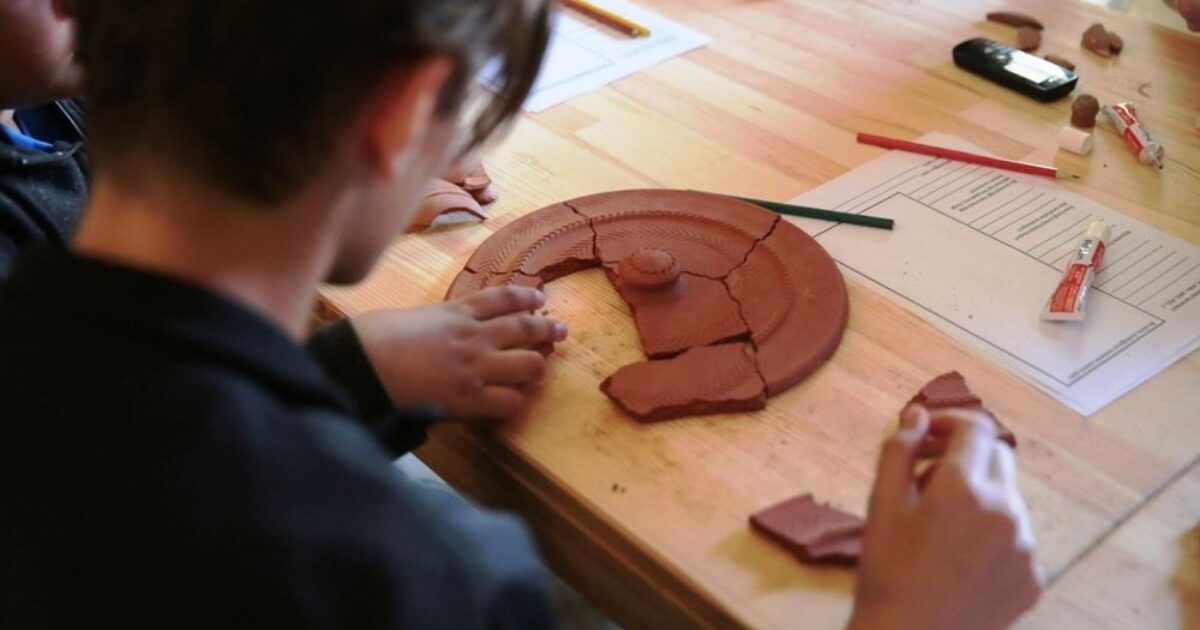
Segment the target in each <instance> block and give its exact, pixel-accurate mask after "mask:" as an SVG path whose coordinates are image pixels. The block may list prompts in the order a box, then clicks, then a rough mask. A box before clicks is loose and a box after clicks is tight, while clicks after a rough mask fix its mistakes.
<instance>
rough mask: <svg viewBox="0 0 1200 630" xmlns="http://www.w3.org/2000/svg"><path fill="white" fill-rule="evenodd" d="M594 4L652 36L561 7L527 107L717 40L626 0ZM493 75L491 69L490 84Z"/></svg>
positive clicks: (540, 106)
mask: <svg viewBox="0 0 1200 630" xmlns="http://www.w3.org/2000/svg"><path fill="white" fill-rule="evenodd" d="M593 3H594V4H596V5H597V6H601V7H604V8H606V9H608V10H610V11H612V12H614V13H616V14H618V15H620V16H623V17H626V18H629V19H630V20H633V21H634V22H637V23H638V24H641V25H643V26H645V27H647V28H649V29H650V36H649V37H637V38H634V37H629V36H627V35H624V34H622V33H620V32H619V31H616V30H613V29H612V28H609V27H607V26H604V25H603V24H601V23H599V22H596V21H594V20H592V19H590V18H587V17H585V16H583V15H582V14H580V13H576V12H575V11H572V10H571V9H567V8H563V9H560V10H559V11H557V12H556V14H555V16H554V24H553V34H552V36H551V38H550V48H549V50H548V51H547V52H546V61H545V63H544V64H543V66H542V73H541V74H540V75H539V76H538V80H537V83H536V84H534V86H533V92H532V93H531V94H530V96H529V98H528V99H527V100H526V101H525V110H526V111H530V112H540V111H543V110H546V109H549V108H551V107H553V106H555V105H558V104H559V103H563V102H565V101H568V100H570V99H572V98H575V97H576V96H580V95H582V94H586V93H588V92H591V91H592V90H595V89H598V88H601V87H603V86H605V85H607V84H609V83H611V82H613V81H616V80H617V79H620V78H622V77H626V76H629V75H631V74H634V73H635V72H640V71H642V70H645V69H646V68H649V67H651V66H653V65H656V64H658V63H661V62H663V61H666V60H667V59H671V58H672V57H677V56H679V55H682V54H684V53H686V52H689V51H691V50H694V49H696V48H700V47H701V46H706V45H708V43H709V42H710V41H712V40H711V39H710V38H709V37H708V36H706V35H703V34H701V33H697V32H696V31H694V30H692V29H690V28H688V27H686V26H684V25H682V24H679V23H678V22H673V21H671V20H668V19H666V18H664V17H662V16H661V15H658V14H657V13H654V12H651V11H647V10H646V9H643V8H641V7H639V6H637V5H636V4H633V3H631V2H626V1H625V0H593ZM488 76H489V73H488V72H486V71H485V72H484V78H483V82H484V84H485V85H488V84H489V79H488V78H487V77H488Z"/></svg>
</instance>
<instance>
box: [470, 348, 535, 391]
mask: <svg viewBox="0 0 1200 630" xmlns="http://www.w3.org/2000/svg"><path fill="white" fill-rule="evenodd" d="M478 370H479V372H478V374H479V377H480V378H482V379H483V382H484V383H488V384H490V385H510V386H515V385H525V384H527V383H536V382H538V381H540V380H542V378H543V377H545V376H546V358H545V357H543V356H542V355H541V354H539V353H537V352H535V351H533V350H506V351H504V352H493V353H491V354H489V355H488V356H487V357H485V358H483V359H482V360H480V362H479V368H478Z"/></svg>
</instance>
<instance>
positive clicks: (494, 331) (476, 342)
mask: <svg viewBox="0 0 1200 630" xmlns="http://www.w3.org/2000/svg"><path fill="white" fill-rule="evenodd" d="M545 302H546V297H545V295H543V294H542V292H540V291H537V290H535V289H530V288H525V287H515V286H510V287H497V288H492V289H487V290H485V291H481V292H479V293H476V294H474V295H471V296H468V297H465V298H462V299H459V300H454V301H451V302H446V303H444V304H437V305H433V306H425V307H421V308H415V309H408V310H390V311H376V312H372V313H367V314H365V315H362V316H360V317H356V318H354V319H353V320H352V321H353V325H354V329H355V331H356V332H357V333H358V337H359V339H360V340H361V341H362V344H363V347H364V348H365V349H366V353H367V358H368V359H369V360H370V361H371V365H372V366H374V368H375V372H376V373H377V374H378V375H379V380H380V381H381V382H382V383H383V386H384V388H385V389H386V390H387V392H388V395H389V396H391V398H392V402H393V403H395V404H396V405H397V406H402V405H406V404H417V403H434V404H437V405H440V406H441V407H442V408H443V409H444V410H445V412H446V413H447V415H448V417H449V418H450V419H452V420H467V421H499V420H506V419H508V418H511V417H512V416H514V415H516V414H517V412H519V411H520V410H521V408H522V407H523V406H524V404H525V398H526V392H525V386H527V385H531V384H533V383H536V382H538V381H540V380H541V379H542V377H543V376H544V375H545V372H546V357H544V356H543V355H542V354H541V353H539V352H538V351H537V350H536V348H538V347H539V346H543V347H544V346H545V345H546V344H551V343H556V342H559V341H562V340H564V339H566V337H567V328H566V326H565V325H564V324H563V323H562V322H557V321H554V320H551V319H547V318H545V317H540V316H537V315H531V314H530V312H531V311H534V310H536V309H538V308H541V307H542V305H543V304H545Z"/></svg>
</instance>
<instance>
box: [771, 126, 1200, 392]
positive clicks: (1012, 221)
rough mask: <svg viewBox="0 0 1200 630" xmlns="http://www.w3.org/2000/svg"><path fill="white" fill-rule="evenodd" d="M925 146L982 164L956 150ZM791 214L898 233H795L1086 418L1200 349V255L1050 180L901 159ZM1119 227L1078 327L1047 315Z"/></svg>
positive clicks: (823, 190)
mask: <svg viewBox="0 0 1200 630" xmlns="http://www.w3.org/2000/svg"><path fill="white" fill-rule="evenodd" d="M922 142H925V143H928V144H935V145H939V146H946V147H951V148H957V149H962V150H967V151H974V152H982V150H981V149H979V148H978V147H976V146H973V145H971V144H970V143H968V142H966V141H965V140H962V139H960V138H957V137H954V136H948V135H944V134H931V135H929V136H926V137H925V138H923V139H922ZM793 202H794V203H796V204H800V205H807V206H815V207H819V208H830V209H834V210H839V211H843V212H854V213H859V214H869V215H872V216H882V217H891V218H894V219H895V220H896V230H895V231H894V232H885V231H882V230H873V229H870V228H862V227H855V226H849V225H836V226H830V225H829V224H828V223H820V222H815V221H807V220H800V221H796V223H797V224H798V225H801V226H802V227H803V228H804V229H806V230H807V231H809V233H810V234H813V235H814V236H816V237H817V240H818V241H820V242H821V244H822V245H824V246H825V248H826V249H828V250H829V252H830V254H832V255H833V257H834V258H835V259H837V261H838V262H839V263H840V264H841V265H842V267H843V269H844V270H845V271H846V272H847V273H848V274H851V275H857V276H859V277H861V278H863V279H865V280H866V281H867V282H868V283H869V284H870V285H872V286H874V287H875V288H876V289H878V290H879V291H880V292H882V293H883V294H884V295H887V296H888V297H890V298H892V299H893V300H895V301H896V302H898V303H899V304H901V305H903V306H904V307H906V308H908V309H910V310H911V311H913V312H915V313H916V314H918V315H919V316H921V317H923V318H925V319H926V320H928V321H930V322H932V323H933V324H935V325H936V326H938V327H940V328H942V329H943V330H945V331H946V332H948V333H950V334H951V335H953V336H955V337H957V338H958V339H961V340H962V341H964V342H965V343H967V344H969V345H971V346H973V347H975V348H977V349H978V350H980V351H982V352H984V353H985V354H987V355H990V356H992V357H994V358H995V359H996V360H997V361H999V362H1001V363H1002V364H1004V365H1007V366H1008V367H1010V368H1011V369H1013V370H1015V371H1016V372H1017V373H1019V374H1021V375H1022V376H1024V377H1025V378H1026V379H1028V380H1030V381H1031V382H1033V383H1034V384H1035V385H1037V386H1039V387H1041V388H1042V389H1044V390H1046V391H1047V392H1050V393H1051V394H1053V395H1054V396H1056V397H1057V398H1059V399H1060V400H1061V401H1062V402H1064V403H1065V404H1067V405H1068V406H1070V407H1071V408H1073V409H1075V410H1076V411H1078V412H1080V413H1082V414H1084V415H1091V414H1093V413H1095V412H1096V411H1099V410H1100V409H1101V408H1103V407H1104V406H1105V405H1107V404H1109V403H1111V402H1112V401H1114V400H1116V399H1117V398H1119V397H1121V396H1122V395H1124V394H1125V393H1126V392H1128V391H1129V390H1131V389H1133V388H1134V387H1136V386H1138V385H1139V384H1141V383H1143V382H1145V381H1146V380H1147V379H1149V378H1150V377H1152V376H1154V375H1155V374H1157V373H1158V372H1160V371H1162V370H1163V369H1165V368H1166V367H1168V366H1170V365H1171V364H1172V363H1174V362H1175V361H1177V360H1179V359H1180V358H1182V357H1184V356H1186V355H1187V354H1189V353H1190V352H1192V351H1193V350H1195V349H1196V348H1197V347H1200V247H1197V246H1195V245H1192V244H1191V243H1188V242H1186V241H1184V240H1182V239H1179V238H1176V237H1173V236H1171V235H1169V234H1166V233H1164V232H1161V231H1159V230H1156V229H1154V228H1152V227H1150V226H1148V225H1145V224H1143V223H1140V222H1138V221H1135V220H1133V219H1130V218H1129V217H1127V216H1125V215H1123V214H1121V213H1120V212H1118V211H1116V210H1113V209H1110V208H1107V207H1105V206H1103V205H1101V204H1099V203H1097V202H1095V201H1091V200H1089V199H1087V198H1084V197H1081V196H1079V195H1076V194H1074V193H1072V192H1070V191H1069V190H1067V189H1066V188H1064V187H1062V186H1060V185H1058V183H1057V182H1054V181H1052V180H1048V179H1044V178H1038V177H1032V176H1025V175H1019V174H1016V173H1010V172H1007V171H1001V170H996V169H990V168H984V167H979V166H973V165H970V164H963V163H961V162H951V161H947V160H942V159H935V158H928V157H924V156H920V155H913V154H910V153H902V152H899V151H894V152H892V153H890V154H889V155H887V156H884V157H882V158H879V159H878V160H875V161H873V162H870V163H868V164H866V165H863V166H862V167H860V168H857V169H855V170H854V171H852V172H850V173H848V174H846V175H844V176H842V177H840V178H838V179H836V180H834V181H832V182H830V183H828V184H826V185H824V186H821V187H820V188H817V189H815V190H812V191H810V192H808V193H806V194H804V195H802V196H801V197H799V198H797V199H795V200H794V201H793ZM1101 219H1102V220H1105V221H1107V222H1108V223H1109V224H1110V225H1111V226H1113V231H1112V239H1111V240H1110V242H1109V244H1108V252H1107V254H1106V257H1105V263H1104V266H1103V267H1102V268H1101V270H1100V272H1099V274H1098V275H1097V281H1096V286H1095V288H1094V289H1093V291H1092V295H1091V298H1090V300H1089V313H1088V317H1087V320H1086V321H1085V322H1082V323H1046V322H1042V321H1040V320H1039V316H1040V314H1041V309H1042V307H1043V306H1044V305H1045V303H1046V300H1048V299H1049V297H1050V294H1051V293H1052V292H1053V290H1054V287H1055V286H1056V285H1057V283H1058V281H1059V279H1060V278H1061V275H1062V270H1063V266H1064V265H1065V264H1066V262H1067V260H1068V258H1069V256H1070V255H1071V253H1072V252H1073V251H1074V249H1075V248H1076V247H1078V245H1079V243H1080V241H1081V240H1082V237H1083V234H1084V230H1086V229H1087V227H1088V224H1090V223H1091V222H1092V221H1095V220H1101Z"/></svg>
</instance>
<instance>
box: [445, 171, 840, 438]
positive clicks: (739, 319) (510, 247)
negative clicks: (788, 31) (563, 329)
mask: <svg viewBox="0 0 1200 630" xmlns="http://www.w3.org/2000/svg"><path fill="white" fill-rule="evenodd" d="M595 266H603V267H604V269H605V271H606V273H607V274H608V278H609V280H610V282H612V284H613V286H614V287H616V289H617V291H618V292H619V293H620V295H621V297H622V299H624V300H625V301H626V303H628V304H629V306H630V308H631V310H632V311H633V313H634V319H635V322H636V324H637V328H638V333H639V335H640V336H641V340H642V346H643V348H644V350H645V351H646V355H647V357H648V358H649V359H651V361H649V362H648V363H643V364H637V365H634V366H628V367H627V368H624V369H622V370H621V371H619V372H618V373H617V374H614V375H613V377H612V378H610V379H609V380H608V381H606V382H605V384H604V386H603V389H604V391H605V392H606V393H607V394H608V395H609V396H610V397H611V398H613V399H614V400H615V401H616V402H617V404H618V405H619V406H621V407H622V408H623V409H625V410H626V411H627V412H628V413H630V414H631V415H633V416H634V417H636V418H638V419H641V420H661V419H665V418H673V417H679V416H681V415H693V414H702V413H719V412H725V411H732V410H743V409H755V408H761V407H762V405H763V402H762V397H763V395H764V393H765V395H769V396H774V395H777V394H779V393H781V392H783V391H784V390H786V389H787V388H789V387H791V386H793V385H795V384H796V383H799V382H800V381H801V380H803V379H804V378H805V377H807V376H808V375H809V374H811V373H812V372H813V371H815V370H816V369H817V368H819V367H820V366H821V365H822V364H823V363H824V362H825V361H826V360H828V359H829V357H830V356H832V354H833V352H834V351H835V350H836V349H837V346H838V344H839V343H840V341H841V338H842V334H843V332H844V331H845V327H846V322H847V319H848V316H849V301H848V298H847V294H846V287H845V284H844V282H843V281H842V276H841V272H840V271H839V270H838V268H837V265H836V264H835V263H834V262H833V260H832V259H831V258H830V257H829V255H828V254H827V253H826V252H825V250H824V249H822V248H821V246H820V245H819V244H817V242H816V241H814V240H813V239H812V238H811V237H810V236H808V235H807V234H805V233H804V232H803V231H801V230H800V229H799V228H797V227H795V226H793V225H792V224H790V223H788V222H786V221H783V220H781V219H780V217H779V216H777V215H775V214H773V213H771V212H768V211H766V210H763V209H761V208H759V207H757V206H754V205H750V204H747V203H744V202H741V201H737V200H735V199H731V198H729V197H724V196H720V195H711V194H706V193H697V192H687V191H668V190H640V191H627V192H612V193H604V194H600V195H593V196H590V197H582V198H579V199H574V200H571V201H566V202H563V203H560V204H556V205H553V206H550V207H547V208H543V209H542V210H538V211H536V212H533V213H531V214H529V215H527V216H525V217H523V218H521V219H519V220H517V221H515V222H513V223H512V224H510V225H508V226H506V227H505V228H503V229H501V230H500V231H498V232H497V233H496V234H494V235H493V236H492V237H491V238H489V239H488V240H487V241H486V242H484V244H483V245H482V246H481V247H480V248H479V249H478V250H477V251H476V252H475V255H473V256H472V257H471V259H470V260H469V261H468V262H467V266H466V269H465V270H464V271H463V272H462V273H461V274H459V276H458V278H456V279H455V281H454V283H453V285H451V287H450V291H449V292H448V294H447V299H450V298H455V297H459V296H462V295H465V294H468V293H471V292H474V291H478V290H480V289H483V288H486V287H490V286H500V285H505V284H521V285H525V286H541V284H542V283H545V282H550V281H552V280H554V279H556V278H560V277H562V276H564V275H567V274H570V273H573V272H575V271H578V270H581V269H586V268H588V267H595ZM747 342H748V343H747ZM697 357H706V358H707V360H706V361H700V360H699V359H698V358H697ZM734 373H736V374H738V375H739V376H738V378H737V379H734V380H729V379H730V375H731V374H734ZM751 377H752V378H751ZM649 384H653V387H649V386H648V385H649ZM756 388H757V389H756ZM752 390H754V391H752ZM716 392H723V393H722V394H721V395H719V396H718V395H717V394H716Z"/></svg>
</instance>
